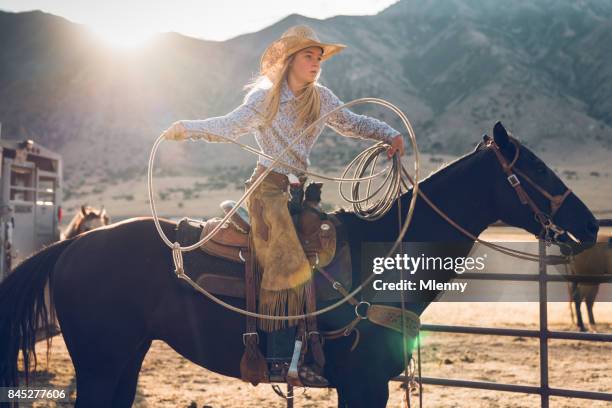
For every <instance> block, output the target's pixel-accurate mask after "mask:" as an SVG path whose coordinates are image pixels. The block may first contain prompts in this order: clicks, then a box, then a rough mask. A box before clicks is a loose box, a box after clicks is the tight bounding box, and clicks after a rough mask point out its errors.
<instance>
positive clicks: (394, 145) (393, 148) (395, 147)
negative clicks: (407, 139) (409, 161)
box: [387, 134, 405, 159]
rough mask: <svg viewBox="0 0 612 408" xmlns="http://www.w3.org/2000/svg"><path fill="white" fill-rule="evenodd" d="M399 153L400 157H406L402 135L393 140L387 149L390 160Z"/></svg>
mask: <svg viewBox="0 0 612 408" xmlns="http://www.w3.org/2000/svg"><path fill="white" fill-rule="evenodd" d="M398 151H399V154H400V156H403V155H404V151H405V147H404V138H403V137H402V135H401V134H397V135H395V136H394V137H393V139H391V145H390V146H389V148H388V149H387V157H388V158H389V159H390V158H392V157H393V155H394V154H395V153H396V152H398Z"/></svg>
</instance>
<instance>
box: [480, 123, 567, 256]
mask: <svg viewBox="0 0 612 408" xmlns="http://www.w3.org/2000/svg"><path fill="white" fill-rule="evenodd" d="M484 140H485V146H486V147H488V148H490V149H492V150H493V152H495V156H496V157H497V160H498V161H499V164H500V165H501V167H502V170H503V171H504V173H505V174H506V179H507V180H508V183H510V185H511V186H512V188H514V191H516V194H517V195H518V198H519V200H520V201H521V204H523V205H528V206H529V207H530V208H531V211H532V212H533V215H534V217H535V219H536V221H537V222H539V223H540V225H541V226H542V229H541V230H540V233H539V234H538V235H537V237H538V238H539V239H542V240H544V241H545V242H546V244H547V245H550V244H552V243H553V242H554V243H555V244H561V245H563V244H565V243H564V242H560V241H559V237H560V236H561V235H564V234H567V236H568V237H570V238H571V239H572V240H573V241H575V242H576V243H579V241H578V240H577V239H576V238H575V237H574V236H573V235H571V234H570V233H568V232H567V231H566V230H564V229H563V228H561V227H559V226H558V225H557V224H555V223H554V222H553V217H554V216H555V214H556V213H557V211H558V210H559V208H561V206H562V205H563V203H564V201H565V199H566V198H567V197H568V196H569V195H570V194H571V193H572V190H570V189H569V188H567V189H566V190H565V192H564V193H563V194H559V195H552V194H550V193H549V192H548V191H546V190H544V189H543V188H542V187H541V186H540V185H538V184H537V183H536V182H534V181H533V180H531V179H530V178H529V177H528V176H527V175H526V174H525V173H523V172H522V171H521V170H519V169H518V168H516V167H515V165H516V162H517V161H518V158H519V155H520V144H519V141H518V140H516V139H515V138H513V137H509V141H510V142H511V143H512V144H513V145H514V147H515V149H514V158H513V159H512V161H511V162H510V163H508V160H506V158H505V157H504V155H503V154H502V152H501V150H500V148H499V146H498V145H497V143H495V140H494V139H493V138H492V137H490V136H487V135H485V136H484ZM517 174H518V175H519V176H521V178H522V179H524V180H525V181H526V182H527V183H529V184H530V185H531V186H532V187H533V188H535V189H536V190H537V191H538V192H539V193H540V194H542V195H543V196H544V197H546V198H547V199H548V201H550V214H547V213H545V212H544V211H542V210H540V208H539V207H538V205H537V204H536V203H535V202H534V201H533V200H532V199H531V197H529V194H527V192H526V191H525V189H524V188H523V185H522V184H521V181H520V180H519V178H518V177H517Z"/></svg>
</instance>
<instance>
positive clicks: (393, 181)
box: [147, 98, 420, 320]
mask: <svg viewBox="0 0 612 408" xmlns="http://www.w3.org/2000/svg"><path fill="white" fill-rule="evenodd" d="M364 103H374V104H377V105H381V106H384V107H386V108H388V109H390V110H391V111H393V112H394V113H395V114H396V115H398V116H399V117H400V119H401V121H402V124H403V125H404V127H405V128H406V130H407V132H408V136H409V139H410V143H411V145H412V150H413V152H414V178H411V179H410V181H411V182H414V187H413V195H412V198H411V200H410V205H409V207H408V214H407V216H406V218H405V222H404V224H403V225H402V227H401V230H400V233H399V235H398V237H397V238H396V240H395V242H394V244H393V246H392V247H391V249H390V250H389V252H388V253H387V255H386V256H389V255H391V254H392V253H394V252H395V251H396V249H397V247H398V246H399V244H400V243H401V242H402V239H403V237H404V235H405V234H406V231H407V230H408V227H409V225H410V222H411V221H412V216H413V213H414V208H415V205H416V199H417V196H418V194H417V192H418V191H419V168H420V156H419V150H418V146H417V141H416V136H415V133H414V130H413V128H412V125H411V123H410V121H409V120H408V118H407V117H406V115H405V114H404V113H403V112H402V111H401V110H400V109H399V108H397V107H396V106H395V105H393V104H392V103H390V102H388V101H385V100H384V99H379V98H360V99H355V100H353V101H350V102H348V103H346V104H344V105H341V106H338V107H337V108H335V109H333V110H331V111H330V112H328V113H326V114H325V115H323V116H321V117H319V119H317V120H316V121H314V122H313V123H311V124H310V125H309V126H308V127H306V128H305V129H304V130H303V131H302V132H301V133H300V134H299V135H298V136H297V137H296V138H295V139H293V140H292V141H291V143H289V144H288V146H287V147H286V148H285V149H284V150H283V151H282V152H281V153H280V154H279V156H278V157H271V156H269V155H268V154H266V153H264V152H262V151H259V150H257V149H255V148H253V147H251V146H247V145H245V144H243V143H240V142H238V141H236V140H232V139H230V138H227V137H223V136H221V135H217V136H219V137H221V138H222V139H224V140H225V141H226V142H229V143H233V144H236V145H238V146H240V147H241V148H242V149H244V150H246V151H248V152H251V153H253V154H256V155H260V156H263V157H265V158H267V159H270V160H272V164H270V166H269V167H268V169H267V170H266V171H264V172H263V173H262V174H261V175H260V176H259V177H258V178H257V179H256V180H255V181H254V182H253V184H252V185H251V186H250V187H249V188H248V189H247V191H246V192H245V193H244V194H243V195H242V197H241V198H240V200H238V202H237V203H236V205H235V206H234V208H233V209H232V210H231V211H229V212H228V213H227V214H226V215H225V217H223V219H222V221H221V222H220V223H219V225H217V226H216V227H215V228H214V229H213V230H212V231H211V232H210V233H209V234H208V235H206V236H205V237H204V238H202V239H201V240H200V241H198V242H196V243H195V244H192V245H190V246H186V247H181V246H180V244H179V243H178V242H174V243H173V242H171V241H170V240H169V239H168V237H167V236H166V234H165V233H164V231H163V230H162V228H161V225H160V223H159V217H158V215H157V210H156V208H155V200H154V194H153V163H154V161H155V154H156V153H157V149H158V148H159V145H160V144H161V142H162V141H163V140H164V135H163V134H161V135H160V136H159V137H158V138H157V139H156V140H155V143H154V144H153V148H152V149H151V154H150V156H149V165H148V172H147V184H148V191H149V204H150V207H151V213H152V215H153V221H154V223H155V228H156V229H157V232H158V233H159V235H160V237H161V238H162V240H163V241H164V243H165V244H166V245H168V247H170V248H171V249H172V257H173V261H174V266H175V273H176V274H177V277H178V278H180V279H183V280H185V281H186V282H187V283H189V285H191V286H192V287H193V288H194V289H195V290H196V291H198V292H200V293H202V294H203V295H205V296H206V297H208V298H209V299H210V300H212V301H213V302H215V303H217V304H219V305H220V306H223V307H225V308H227V309H229V310H232V311H234V312H236V313H240V314H242V315H245V316H250V317H255V318H260V319H269V320H290V319H304V318H307V317H314V316H318V315H321V314H323V313H327V312H330V311H332V310H334V309H336V308H337V307H339V306H341V305H342V304H344V303H346V302H347V301H348V300H349V299H350V298H351V297H354V296H355V295H357V294H358V293H359V292H360V291H361V290H362V289H363V288H364V287H365V286H366V285H368V284H369V283H370V282H371V281H372V280H373V279H374V278H375V277H376V275H375V274H373V273H372V274H370V276H369V277H368V278H366V279H365V280H364V281H363V282H362V283H361V284H360V285H359V286H358V287H357V288H355V289H354V290H353V291H352V292H351V293H349V295H348V296H345V297H344V298H342V299H340V300H339V301H338V302H336V303H334V304H332V305H329V306H327V307H324V308H322V309H319V310H316V311H314V312H311V313H305V314H300V315H292V316H274V315H266V314H260V313H255V312H249V311H248V310H244V309H241V308H239V307H235V306H233V305H231V304H229V303H227V302H224V301H223V300H221V299H219V298H218V297H216V296H215V295H213V294H212V293H210V292H209V291H207V290H206V289H204V288H202V287H201V286H200V285H198V284H197V283H196V282H194V281H193V280H192V279H191V278H190V277H189V276H188V275H187V274H186V273H185V271H184V269H183V259H182V256H183V255H182V252H187V251H192V250H194V249H196V248H198V247H200V246H201V245H202V244H204V243H206V242H208V241H209V240H210V239H211V238H212V237H213V236H214V235H215V234H216V233H217V231H218V230H219V229H220V228H221V226H223V225H224V224H225V223H226V222H227V221H228V220H229V218H230V217H231V216H232V215H233V214H234V213H235V212H236V211H237V210H238V207H240V205H241V204H242V203H243V202H244V201H245V200H246V198H247V197H248V196H249V195H250V194H252V192H253V191H254V190H255V189H256V188H257V187H258V186H259V184H261V182H263V180H264V178H265V177H266V176H267V175H268V174H269V173H270V172H271V171H272V169H273V168H274V166H275V165H277V164H281V165H283V166H286V167H289V168H293V169H295V170H299V171H300V172H303V173H305V174H307V175H309V176H311V177H315V178H320V179H324V180H329V181H336V182H339V183H343V182H351V183H352V191H353V195H352V197H351V198H350V199H348V200H347V201H349V202H350V203H352V204H353V208H354V210H355V214H356V215H357V216H359V217H361V218H364V219H369V220H376V219H379V218H380V217H382V216H383V215H384V214H385V212H386V211H388V209H389V208H391V206H392V205H393V200H395V199H399V197H400V194H401V186H402V183H401V181H402V180H401V178H402V174H403V173H405V172H406V170H405V169H404V168H403V166H402V163H401V159H400V157H399V155H398V154H396V155H394V156H393V157H392V165H391V167H390V168H389V167H387V168H385V169H383V170H382V171H380V172H378V173H374V170H375V165H376V163H377V157H378V156H379V155H380V153H382V152H383V151H386V147H385V145H384V144H383V143H382V142H379V143H377V144H376V145H374V146H372V147H371V148H368V149H366V151H365V152H364V153H362V154H361V155H359V156H358V157H357V158H356V159H355V160H353V161H352V162H351V163H350V164H349V165H348V167H347V170H345V172H344V174H343V176H342V177H338V178H336V177H327V176H324V175H321V174H317V173H312V172H309V171H306V172H304V171H303V170H302V169H299V168H297V167H295V166H293V165H291V164H288V163H285V162H283V161H282V160H281V157H283V156H284V155H285V153H287V151H288V150H289V149H290V148H291V147H293V146H294V145H295V144H296V143H297V142H298V141H299V140H300V139H301V138H302V137H304V135H306V134H307V133H308V131H310V129H311V128H312V127H314V126H316V125H318V124H320V123H321V122H323V121H324V120H325V119H327V117H328V116H330V115H332V114H334V113H335V112H337V111H339V110H341V109H344V108H348V107H350V106H354V105H359V104H364ZM353 166H355V172H354V174H355V177H353V178H346V177H344V176H346V174H347V173H348V172H349V171H350V169H351V168H352V167H353ZM368 167H369V168H370V175H369V176H363V173H365V171H366V170H367V168H368ZM385 173H386V176H385V179H384V181H383V183H382V184H381V186H380V187H379V188H377V189H376V191H374V192H373V193H370V187H371V181H372V180H373V179H374V178H376V177H379V176H380V175H382V174H385ZM406 174H407V173H406ZM365 181H367V182H368V187H367V195H366V196H365V197H364V198H361V197H359V191H360V183H362V182H365ZM404 183H405V181H404ZM383 188H385V192H384V193H383V194H382V197H381V198H379V199H377V200H376V201H374V203H373V204H371V205H370V206H366V204H364V203H367V202H368V201H370V200H374V197H375V196H376V194H378V193H379V192H380V191H382V189H383ZM340 191H341V194H342V196H343V197H345V195H344V193H342V184H340ZM345 199H346V198H345ZM194 221H196V220H194Z"/></svg>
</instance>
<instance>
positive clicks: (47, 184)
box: [0, 127, 62, 281]
mask: <svg viewBox="0 0 612 408" xmlns="http://www.w3.org/2000/svg"><path fill="white" fill-rule="evenodd" d="M0 132H1V127H0ZM0 153H1V154H0V160H1V162H0V172H1V173H0V186H1V187H0V281H1V280H3V279H4V278H5V277H6V276H7V275H8V274H9V273H10V271H11V268H12V267H14V266H16V265H17V264H18V263H19V262H20V261H22V260H23V259H25V258H26V257H28V256H29V255H30V254H32V253H34V252H35V251H37V250H39V249H40V248H42V247H43V246H45V245H48V244H50V243H52V242H55V241H58V240H59V238H60V222H61V218H62V207H61V203H62V194H61V191H62V158H61V156H60V155H59V154H57V153H55V152H52V151H50V150H49V149H46V148H44V147H43V146H40V145H39V144H37V143H35V142H33V141H32V140H23V141H19V140H3V139H1V133H0Z"/></svg>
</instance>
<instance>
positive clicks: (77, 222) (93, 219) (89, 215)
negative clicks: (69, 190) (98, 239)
mask: <svg viewBox="0 0 612 408" xmlns="http://www.w3.org/2000/svg"><path fill="white" fill-rule="evenodd" d="M108 224H110V217H109V216H108V215H107V214H106V209H105V208H104V206H102V208H101V209H100V210H96V209H95V208H94V207H90V206H88V205H85V204H83V205H81V211H79V212H78V213H76V214H75V215H74V217H72V220H71V221H70V223H69V224H68V226H67V227H66V229H65V230H64V231H63V232H62V233H61V240H64V239H70V238H73V237H76V236H77V235H79V234H81V233H83V232H86V231H91V230H93V229H96V228H99V227H102V226H104V225H108Z"/></svg>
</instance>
